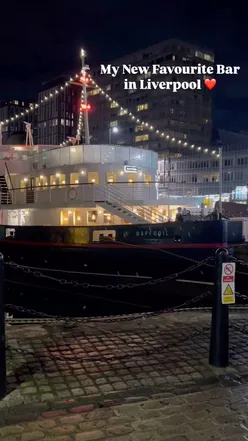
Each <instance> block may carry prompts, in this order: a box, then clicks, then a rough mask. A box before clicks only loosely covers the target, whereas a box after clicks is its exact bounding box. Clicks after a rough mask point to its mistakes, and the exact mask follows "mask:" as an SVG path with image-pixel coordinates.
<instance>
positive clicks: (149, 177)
mask: <svg viewBox="0 0 248 441" xmlns="http://www.w3.org/2000/svg"><path fill="white" fill-rule="evenodd" d="M144 182H145V184H147V185H151V183H152V176H151V175H145V176H144Z"/></svg>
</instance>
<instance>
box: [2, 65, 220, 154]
mask: <svg viewBox="0 0 248 441" xmlns="http://www.w3.org/2000/svg"><path fill="white" fill-rule="evenodd" d="M79 78H80V75H78V74H76V75H74V77H71V78H70V79H69V80H68V81H66V82H65V83H64V85H63V86H59V87H56V88H55V91H54V93H49V95H46V96H44V97H43V99H41V100H40V102H39V103H36V104H34V105H33V106H32V107H30V108H29V109H25V110H23V111H22V112H20V113H18V114H16V115H14V116H12V117H10V118H9V119H5V120H3V121H0V124H1V126H4V125H6V124H9V123H11V122H12V121H15V120H17V119H19V118H23V117H24V116H26V115H28V114H29V113H31V112H34V111H35V110H37V109H39V107H40V106H41V105H42V104H44V103H46V102H48V101H49V100H52V99H53V98H54V97H55V96H56V95H58V94H60V93H62V92H63V91H64V90H65V89H66V88H67V87H69V86H70V84H71V83H72V82H74V81H78V80H79ZM81 78H82V77H81ZM88 79H90V81H91V83H92V85H94V86H95V88H96V89H98V90H99V92H100V93H101V94H102V95H103V96H104V97H105V98H106V100H108V101H109V102H112V103H113V104H114V105H115V107H118V108H119V109H120V110H121V111H123V114H126V115H128V117H129V118H130V119H131V120H132V121H133V122H134V123H135V124H136V123H137V124H141V125H143V126H145V127H147V128H148V129H149V130H150V131H151V132H154V133H156V135H157V136H159V137H160V138H161V139H163V140H164V139H166V141H168V142H171V143H172V144H173V143H174V144H176V143H177V144H178V145H182V146H184V147H185V148H190V149H192V150H196V151H198V152H201V153H205V154H209V153H211V154H212V155H214V156H215V157H219V153H218V151H216V150H211V149H208V148H202V147H201V146H196V145H194V144H190V143H189V142H186V141H185V142H183V141H182V140H181V139H177V138H176V137H172V136H170V135H168V134H166V133H165V132H163V131H161V130H158V129H156V128H155V127H154V126H152V125H151V124H149V123H148V122H147V121H142V120H141V119H140V118H138V117H137V116H136V115H134V114H133V113H132V112H131V111H130V110H129V109H128V108H124V107H122V105H121V104H120V103H118V101H116V100H115V99H113V98H112V97H111V96H110V95H109V94H108V93H107V92H105V90H103V89H102V88H101V87H100V86H99V85H98V84H97V83H96V82H95V81H94V79H93V78H92V76H91V75H90V74H89V73H88V75H87V78H86V80H87V82H88V81H89V80H88ZM84 101H85V97H84V91H83V88H82V90H81V103H80V110H79V119H78V126H77V137H79V136H80V135H81V131H82V124H83V111H85V110H87V109H83V105H84ZM69 142H70V141H69V140H67V141H64V142H63V143H62V145H68V143H69Z"/></svg>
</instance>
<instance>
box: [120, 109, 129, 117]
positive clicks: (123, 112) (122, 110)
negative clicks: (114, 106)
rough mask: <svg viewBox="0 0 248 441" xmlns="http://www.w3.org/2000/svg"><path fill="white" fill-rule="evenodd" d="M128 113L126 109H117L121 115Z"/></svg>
mask: <svg viewBox="0 0 248 441" xmlns="http://www.w3.org/2000/svg"><path fill="white" fill-rule="evenodd" d="M127 113H128V110H127V109H120V110H119V115H120V116H122V115H126V114H127Z"/></svg>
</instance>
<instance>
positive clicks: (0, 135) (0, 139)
mask: <svg viewBox="0 0 248 441" xmlns="http://www.w3.org/2000/svg"><path fill="white" fill-rule="evenodd" d="M0 145H3V135H2V123H0Z"/></svg>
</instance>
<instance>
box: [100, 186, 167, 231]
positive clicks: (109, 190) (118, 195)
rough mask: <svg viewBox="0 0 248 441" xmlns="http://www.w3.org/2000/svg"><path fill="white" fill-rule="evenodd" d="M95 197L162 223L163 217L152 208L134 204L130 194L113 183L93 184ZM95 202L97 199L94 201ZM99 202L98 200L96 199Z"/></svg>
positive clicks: (153, 221)
mask: <svg viewBox="0 0 248 441" xmlns="http://www.w3.org/2000/svg"><path fill="white" fill-rule="evenodd" d="M95 197H96V199H98V198H99V199H100V200H101V199H102V198H104V200H105V201H106V202H111V203H115V204H118V205H119V206H121V207H123V208H126V209H127V210H129V211H132V212H133V213H135V214H137V215H138V216H139V217H141V218H144V219H145V220H147V221H149V222H151V223H163V222H164V217H163V216H162V215H161V214H160V213H159V212H158V211H157V210H155V209H154V208H150V207H147V206H143V205H142V206H140V205H136V204H134V201H133V199H132V198H130V196H129V195H128V194H126V193H124V192H121V191H120V190H119V189H117V188H116V187H115V186H114V185H108V187H102V186H100V185H96V186H95ZM95 202H97V200H96V201H95ZM98 202H99V201H98Z"/></svg>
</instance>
